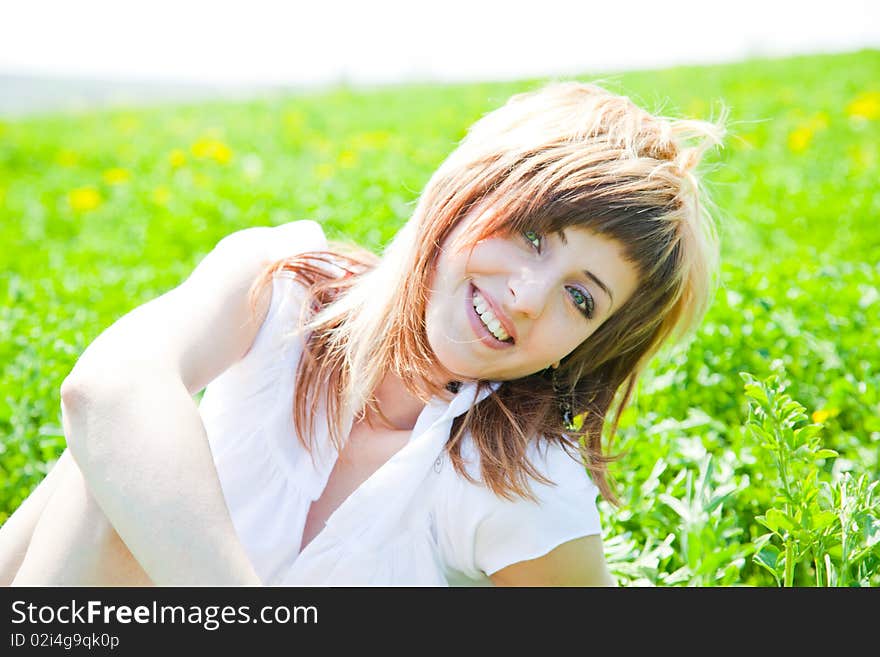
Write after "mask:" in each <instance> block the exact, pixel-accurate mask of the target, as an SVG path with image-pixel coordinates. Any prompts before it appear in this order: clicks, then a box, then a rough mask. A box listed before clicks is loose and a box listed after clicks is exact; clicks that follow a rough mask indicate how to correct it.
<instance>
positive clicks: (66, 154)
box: [55, 148, 79, 167]
mask: <svg viewBox="0 0 880 657" xmlns="http://www.w3.org/2000/svg"><path fill="white" fill-rule="evenodd" d="M78 162H79V155H78V154H77V153H75V152H73V151H71V150H68V149H66V148H64V149H62V150H60V151H58V155H56V156H55V163H56V164H58V165H60V166H62V167H72V166H75V165H76V164H77V163H78Z"/></svg>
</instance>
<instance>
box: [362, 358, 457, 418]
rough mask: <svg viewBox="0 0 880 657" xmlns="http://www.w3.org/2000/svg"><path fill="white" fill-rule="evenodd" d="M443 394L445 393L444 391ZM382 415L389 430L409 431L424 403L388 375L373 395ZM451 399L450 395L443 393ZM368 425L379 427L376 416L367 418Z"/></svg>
mask: <svg viewBox="0 0 880 657" xmlns="http://www.w3.org/2000/svg"><path fill="white" fill-rule="evenodd" d="M444 392H445V391H444ZM373 394H374V396H375V397H376V401H377V402H378V404H379V408H380V409H382V413H383V414H384V415H385V417H387V418H388V420H389V421H390V422H391V428H392V429H394V430H397V431H411V430H412V429H413V428H414V427H415V426H416V422H417V421H418V419H419V415H421V413H422V410H423V409H424V408H425V404H424V402H422V400H420V399H419V398H418V397H416V396H415V395H413V394H411V393H410V392H409V390H407V389H406V386H405V385H404V384H403V381H402V380H401V379H400V377H398V376H396V375H395V374H392V373H390V372H389V373H388V374H386V375H385V377H384V378H383V379H382V381H381V382H380V383H379V386H378V387H377V388H376V390H375V392H374V393H373ZM445 394H447V395H449V398H450V399H451V398H452V394H451V393H448V392H445ZM366 421H367V422H368V423H369V424H371V425H373V424H376V425H379V426H381V419H380V418H379V417H378V416H374V417H368V418H367V420H366Z"/></svg>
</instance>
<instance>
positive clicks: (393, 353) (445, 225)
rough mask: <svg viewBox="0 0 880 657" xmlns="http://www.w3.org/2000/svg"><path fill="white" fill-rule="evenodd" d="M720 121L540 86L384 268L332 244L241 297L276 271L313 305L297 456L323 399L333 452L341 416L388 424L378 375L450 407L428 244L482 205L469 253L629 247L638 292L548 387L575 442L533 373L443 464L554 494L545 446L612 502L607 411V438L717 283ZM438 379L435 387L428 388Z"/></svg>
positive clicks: (467, 237)
mask: <svg viewBox="0 0 880 657" xmlns="http://www.w3.org/2000/svg"><path fill="white" fill-rule="evenodd" d="M723 121H724V119H723V117H722V118H721V119H719V120H718V121H717V122H705V121H696V120H683V119H670V118H664V117H660V116H654V115H651V114H649V113H648V112H646V111H645V110H643V109H641V108H639V107H637V106H636V105H635V104H634V103H633V102H631V101H630V100H629V99H628V98H626V97H624V96H620V95H616V94H613V93H610V92H608V91H606V90H605V89H603V88H601V87H599V86H597V85H594V84H587V83H581V82H573V81H567V82H553V83H549V84H546V85H545V86H543V87H542V88H539V89H537V90H535V91H531V92H527V93H520V94H517V95H514V96H512V97H511V98H510V99H509V100H508V101H507V102H506V103H505V104H504V105H503V106H501V107H500V108H498V109H496V110H494V111H493V112H490V113H488V114H486V115H485V116H483V117H482V118H480V119H479V120H478V121H476V122H475V123H474V124H473V125H472V126H471V127H470V129H469V130H468V132H467V134H466V136H465V137H464V139H463V140H462V141H461V142H460V144H459V145H458V146H457V148H456V149H455V150H454V151H453V152H452V153H451V154H450V155H449V156H448V157H447V158H446V160H445V161H444V162H443V163H442V164H441V165H440V167H439V168H438V169H437V170H436V172H435V173H434V174H433V176H431V178H430V180H429V181H428V183H427V185H426V186H425V188H424V190H423V191H422V194H421V195H420V197H419V201H418V204H417V206H416V208H415V211H414V213H413V215H412V217H411V218H410V219H409V220H408V221H407V222H406V223H405V224H404V225H403V227H402V228H401V229H400V230H399V231H398V233H397V234H396V235H395V237H394V239H393V240H392V241H391V242H390V243H389V244H388V246H387V247H386V248H385V250H384V252H383V254H382V257H381V258H379V257H377V256H376V255H375V254H373V253H371V252H369V251H367V250H365V249H360V248H358V247H357V246H356V245H352V244H348V243H342V242H331V243H329V245H328V251H326V252H311V253H305V254H300V255H297V256H295V257H292V258H288V259H285V260H282V261H280V262H278V263H275V264H274V265H272V266H271V267H269V268H267V270H266V271H265V272H264V274H263V276H262V277H261V278H260V279H258V281H257V282H256V283H255V285H254V288H253V289H252V294H253V297H252V299H255V298H256V296H257V294H258V292H259V289H260V287H262V286H263V285H265V284H267V282H268V281H269V280H271V277H272V276H273V275H275V274H277V273H284V272H286V273H287V274H289V275H292V276H294V277H296V278H297V279H298V280H299V281H301V282H302V283H303V285H304V286H305V287H306V289H307V290H308V296H307V299H308V302H307V303H306V304H305V306H304V308H303V314H302V317H301V318H300V324H299V327H298V328H299V330H300V331H302V333H303V335H304V336H306V337H305V348H304V351H303V358H302V359H301V361H300V364H299V368H298V370H297V372H296V374H295V376H296V377H297V386H296V390H297V394H296V397H295V399H294V401H293V407H294V423H295V426H296V428H297V431H298V433H299V435H300V437H301V440H303V441H304V445H305V446H306V448H309V449H310V444H309V442H310V441H309V440H306V439H303V438H302V437H303V436H311V435H312V434H313V433H314V421H315V413H314V412H313V409H314V408H316V404H317V401H318V395H319V394H321V392H322V390H323V394H324V395H325V401H326V403H327V406H326V409H327V412H328V416H329V421H330V436H331V440H332V441H333V442H334V444H335V445H336V447H337V448H339V449H341V447H342V445H343V444H344V440H345V437H344V436H342V435H341V432H342V427H341V423H342V418H343V413H342V412H341V411H342V410H343V406H347V407H349V408H352V409H356V410H357V413H359V414H360V413H365V412H367V411H369V414H370V415H373V414H375V415H377V416H378V417H380V418H382V419H383V420H386V421H387V418H385V416H384V415H382V413H381V410H380V409H379V408H378V406H377V404H376V400H375V398H374V397H373V392H374V391H375V389H376V388H377V386H378V385H379V383H380V382H381V381H382V379H383V377H384V376H385V375H386V374H388V373H393V374H395V375H396V376H398V377H399V378H400V379H401V380H402V382H403V383H404V384H405V386H406V387H407V389H408V390H409V391H410V392H411V394H413V395H416V396H417V397H419V398H420V399H422V400H423V401H424V402H425V403H427V402H428V401H429V400H430V399H431V397H432V396H435V395H445V394H448V393H447V392H446V385H445V383H444V382H448V381H451V380H453V379H454V378H455V374H454V373H452V372H449V371H448V370H447V369H446V368H445V367H443V366H442V364H441V363H439V362H438V361H437V359H436V357H435V356H434V354H433V352H432V350H431V348H430V346H429V344H428V338H427V334H426V330H425V325H424V318H425V310H426V305H427V300H428V294H429V290H428V282H429V280H430V274H431V271H432V266H433V264H434V260H435V258H436V257H437V255H438V252H439V245H440V244H442V243H443V241H444V239H445V237H446V236H447V235H448V234H449V233H450V232H451V231H452V230H453V228H454V227H455V226H456V225H457V223H458V222H459V221H461V219H462V218H463V217H464V216H465V215H467V213H468V212H469V211H471V210H473V209H474V208H476V207H477V206H479V205H482V204H484V203H486V204H490V205H491V206H492V207H493V210H494V212H493V213H492V215H491V218H489V219H487V220H486V221H484V222H482V223H480V224H474V225H472V226H471V227H470V228H471V230H470V231H468V233H466V234H464V235H462V239H463V240H464V242H465V244H467V245H472V244H475V243H476V241H478V240H480V239H484V238H486V237H489V236H491V235H496V234H515V233H517V232H521V231H524V230H530V229H531V230H536V231H539V232H540V233H544V234H548V233H552V232H556V231H560V230H562V229H565V228H567V227H569V226H573V227H583V228H587V229H590V230H592V231H595V232H597V233H599V234H600V235H603V236H606V237H609V238H613V239H615V240H617V241H618V242H619V243H620V244H621V245H622V246H623V251H624V255H625V257H626V258H627V260H629V261H630V262H631V263H633V264H634V265H635V266H636V269H637V271H638V273H639V285H638V288H637V290H636V292H635V293H634V294H633V295H632V297H631V298H630V299H629V300H628V301H627V302H626V303H625V304H623V305H622V306H621V307H620V308H619V309H618V310H617V311H616V312H614V313H613V315H612V316H611V317H609V318H608V319H607V320H606V321H605V322H604V323H603V324H602V325H601V326H600V327H599V328H598V329H597V330H596V331H595V332H594V333H593V334H592V335H591V336H590V337H589V338H588V339H587V340H585V341H584V342H583V343H582V344H580V345H579V346H578V347H577V348H575V349H574V350H573V351H572V352H571V353H570V354H568V355H567V356H566V357H565V358H563V359H562V360H561V362H560V365H559V368H558V369H557V370H556V383H557V387H558V386H559V383H560V382H561V383H562V390H563V392H562V394H564V395H566V397H567V398H568V399H569V400H570V402H571V406H572V409H573V412H574V414H576V415H580V417H581V418H582V419H583V423H582V425H581V426H580V427H579V428H577V427H576V426H573V425H570V424H566V423H565V422H564V421H563V419H562V416H561V413H560V411H559V393H558V392H557V391H556V390H554V385H553V380H552V379H551V377H550V372H548V371H546V370H544V371H540V372H536V373H534V374H531V375H529V376H526V377H523V378H520V379H516V380H511V381H504V382H503V383H502V384H501V385H500V386H499V387H498V389H497V390H496V391H495V392H493V393H491V394H490V395H488V396H487V397H486V398H485V399H484V400H482V401H481V402H480V403H479V404H475V405H473V407H472V408H471V409H470V410H469V411H468V412H467V413H466V414H465V415H463V416H461V417H459V418H457V419H456V422H455V424H454V425H453V429H452V432H451V435H450V438H449V441H448V443H447V446H446V450H447V452H448V454H449V456H450V459H451V462H452V463H453V465H454V467H455V468H456V470H457V471H458V472H459V473H460V474H461V475H463V476H465V477H466V478H468V479H470V480H471V481H474V480H473V478H472V477H471V476H470V475H469V474H468V472H467V471H466V464H465V462H464V459H463V457H462V455H461V449H460V448H461V441H462V439H463V437H464V436H465V435H466V434H467V433H470V434H471V436H472V439H473V442H474V446H475V447H476V449H477V450H478V452H479V455H480V476H481V479H482V480H483V482H485V484H486V485H487V486H488V487H489V488H490V489H491V490H493V492H495V493H496V494H497V495H500V496H503V497H506V498H508V499H510V498H512V497H513V496H515V495H518V496H523V497H529V498H533V496H532V495H531V492H530V491H529V486H528V479H529V478H533V479H536V480H538V481H542V482H544V483H548V480H547V479H546V478H544V477H542V476H541V474H540V473H539V472H538V471H537V470H536V469H535V468H534V466H533V465H532V464H531V463H530V462H529V460H528V458H527V457H526V449H527V447H528V446H529V444H530V443H531V442H532V441H536V440H537V441H549V442H557V443H559V444H561V445H562V446H563V447H564V448H565V449H566V450H567V451H569V453H570V455H572V457H575V458H577V457H579V458H580V459H581V460H582V462H583V463H584V465H585V467H586V468H587V469H588V470H589V472H590V474H591V476H592V478H593V481H594V482H595V483H596V485H597V486H598V488H599V490H600V493H601V494H602V496H603V497H604V498H605V499H607V500H609V501H610V502H611V503H612V504H615V505H616V504H618V500H617V497H616V495H615V494H614V492H613V490H612V486H611V484H610V483H609V481H608V479H609V477H608V473H607V464H608V463H609V462H610V461H613V460H614V459H615V458H619V457H615V456H608V455H605V454H603V452H602V431H603V427H604V426H605V424H606V418H607V416H608V415H609V414H610V413H609V411H610V409H611V408H612V407H614V409H615V413H614V417H613V420H612V421H611V423H610V430H609V432H608V433H609V439H610V437H612V436H613V435H614V433H615V431H616V430H617V425H618V422H619V419H620V414H621V412H622V411H623V409H624V408H625V407H626V405H627V403H628V402H629V400H630V398H631V395H632V393H633V389H634V387H635V384H636V382H637V380H638V377H639V376H640V374H641V373H642V371H643V370H644V368H645V366H646V364H647V363H648V361H649V360H650V359H651V358H652V357H653V356H654V355H655V354H656V352H657V350H658V349H659V348H660V347H661V346H662V345H663V344H664V343H666V342H667V341H669V340H670V339H671V338H672V339H674V338H679V337H681V336H683V335H685V334H686V333H687V332H688V331H689V330H691V329H693V328H694V327H695V326H696V325H697V324H698V323H699V321H700V320H701V318H702V316H703V314H704V313H705V311H706V309H707V307H708V304H709V301H710V299H711V296H712V293H713V288H714V286H715V284H716V282H717V262H718V240H717V234H716V231H715V228H714V224H713V221H712V218H711V216H710V213H709V212H708V211H707V209H706V203H705V190H704V189H703V188H702V185H701V182H700V179H699V177H698V176H697V174H696V171H695V167H696V165H697V163H698V162H699V161H700V159H701V157H702V155H703V153H704V151H705V150H706V149H707V148H708V147H710V146H712V145H718V144H720V143H721V137H722V135H723V130H724V129H723ZM340 272H344V275H342V276H340ZM438 371H439V372H440V373H441V374H444V375H446V378H445V379H443V381H444V382H441V381H438V380H436V379H433V380H432V379H431V378H430V376H429V372H430V373H436V372H438ZM477 383H478V384H479V385H480V386H483V385H488V384H489V382H488V381H478V382H477ZM615 399H616V400H617V402H616V403H615ZM310 409H311V410H312V412H310Z"/></svg>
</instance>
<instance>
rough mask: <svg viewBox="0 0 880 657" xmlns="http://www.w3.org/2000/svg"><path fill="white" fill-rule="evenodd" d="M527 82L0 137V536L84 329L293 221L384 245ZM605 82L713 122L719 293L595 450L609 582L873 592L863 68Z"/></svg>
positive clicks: (40, 454)
mask: <svg viewBox="0 0 880 657" xmlns="http://www.w3.org/2000/svg"><path fill="white" fill-rule="evenodd" d="M579 79H582V80H585V81H591V80H594V79H596V78H593V77H590V76H588V75H584V76H582V77H580V78H579ZM542 82H543V81H542V80H527V81H522V82H518V83H504V84H469V85H456V86H401V87H396V88H386V89H381V90H372V91H352V90H346V89H338V90H334V91H331V92H322V93H320V94H312V95H303V96H301V97H287V98H283V99H272V100H255V101H252V102H235V103H230V102H223V103H200V104H193V105H182V106H174V107H161V108H149V109H142V110H138V109H126V110H110V111H102V112H94V113H88V114H82V115H69V116H68V115H65V116H39V117H32V118H23V119H16V120H8V121H6V122H0V240H2V244H3V248H2V249H0V269H2V271H3V276H2V278H0V297H2V300H3V301H2V306H0V335H2V340H0V367H2V375H0V438H2V443H0V522H2V521H4V520H5V519H6V518H7V517H8V515H9V514H10V513H12V511H13V510H14V509H15V508H16V507H17V505H18V504H20V502H21V501H22V500H23V499H24V498H25V497H26V495H27V494H28V493H29V491H30V490H31V489H32V488H33V487H34V486H36V484H37V483H38V482H39V481H40V479H41V478H42V476H43V475H44V474H45V472H46V470H47V468H48V467H50V466H51V464H52V462H53V460H54V459H55V458H57V456H58V455H59V454H60V452H61V451H62V450H63V448H64V437H63V434H62V430H61V416H60V406H59V393H58V390H59V387H60V385H61V382H62V380H63V378H64V377H65V375H66V374H67V373H68V372H69V371H70V370H71V368H72V367H73V364H74V362H75V361H76V358H77V357H78V356H79V354H81V353H82V352H83V350H84V349H85V348H86V346H87V345H88V344H89V343H90V342H91V341H92V340H93V339H94V338H95V337H96V336H97V335H98V334H99V333H100V332H101V331H102V330H103V329H105V328H106V327H107V326H109V325H110V324H111V323H112V322H113V321H115V320H116V319H117V318H118V317H120V316H121V315H123V314H124V313H126V312H128V311H129V310H131V309H132V308H134V307H135V306H138V305H140V304H142V303H144V302H146V301H147V300H149V299H151V298H154V297H156V296H158V295H159V294H161V293H163V292H165V291H167V290H168V289H170V288H171V287H173V286H175V285H177V284H178V283H180V282H181V281H182V280H183V279H184V278H185V277H186V275H187V274H188V273H189V272H190V271H191V270H192V269H193V267H194V266H195V265H196V263H197V262H198V261H199V260H200V259H201V258H202V257H203V256H204V255H205V254H206V253H207V252H208V251H209V250H210V249H211V248H212V247H213V245H214V244H215V243H216V242H217V241H218V240H219V239H220V238H222V237H223V236H225V235H227V234H228V233H230V232H232V231H234V230H237V229H240V228H244V227H247V226H253V225H270V224H271V225H275V224H280V223H284V222H288V221H292V220H294V219H301V218H311V219H315V220H318V221H320V222H321V223H322V224H323V226H324V228H325V232H326V233H327V234H328V235H329V236H330V237H331V238H336V237H342V236H345V237H350V238H352V239H354V240H355V241H358V242H360V243H362V244H364V245H365V246H368V247H370V248H373V249H379V248H380V247H381V246H382V245H383V244H384V243H385V242H386V241H387V240H388V239H389V238H390V237H391V236H392V235H393V234H394V233H395V231H396V230H397V228H398V227H399V226H400V225H401V224H402V223H403V222H404V221H405V220H406V219H407V218H408V216H409V214H410V213H411V211H412V210H413V208H414V205H415V200H416V199H417V196H418V193H419V191H420V190H421V188H422V186H423V185H424V184H425V183H426V182H427V180H428V178H429V176H430V174H431V173H432V172H433V170H434V169H435V168H436V167H437V165H438V164H439V163H440V162H441V161H442V159H443V158H444V157H445V156H446V155H447V154H448V153H449V152H450V151H451V150H452V149H453V148H454V147H455V145H456V143H457V141H458V140H459V139H460V138H461V137H462V136H463V135H464V132H465V130H466V128H467V127H468V126H469V125H470V124H471V123H472V122H473V121H474V120H475V119H477V118H478V117H480V116H481V115H482V114H484V113H485V112H487V111H490V110H492V109H494V108H495V107H497V106H499V105H500V104H502V103H503V102H504V100H506V98H507V97H508V96H509V95H510V94H512V93H514V92H517V91H523V90H527V89H532V88H534V87H536V86H538V85H540V84H541V83H542ZM600 82H601V83H602V84H604V85H605V86H607V87H609V88H610V89H612V90H614V91H617V92H620V93H625V94H626V95H629V96H630V97H632V98H633V99H634V100H635V101H636V102H638V103H640V104H642V105H644V106H646V107H647V108H648V109H651V110H655V111H656V110H660V111H662V113H664V114H669V115H675V116H688V117H694V118H713V117H716V116H717V115H718V110H719V106H720V103H723V104H725V105H726V106H728V107H729V108H730V134H729V136H728V138H727V140H726V148H725V149H724V150H723V151H720V152H718V153H717V154H716V155H713V156H712V157H710V158H709V159H708V161H707V165H708V171H707V181H708V183H709V188H710V190H711V191H712V193H713V196H714V199H715V202H716V204H717V206H718V209H717V212H716V214H717V216H718V220H719V223H720V229H721V237H722V241H723V287H722V289H721V290H720V291H719V293H718V295H717V296H716V298H715V299H714V302H713V305H712V308H711V310H710V312H709V315H708V316H707V318H706V321H705V322H704V324H703V326H702V328H701V330H700V331H699V332H698V334H697V335H696V336H695V338H694V339H692V340H691V341H689V342H688V343H687V344H684V345H680V346H679V347H677V348H675V349H673V350H670V351H669V352H668V353H666V354H664V355H662V357H660V358H658V359H657V361H656V362H655V363H654V366H653V368H652V369H651V371H650V372H649V374H648V375H647V376H646V377H645V378H644V379H643V381H642V384H641V386H640V388H639V390H638V394H637V396H636V399H635V402H634V403H633V405H632V406H631V407H630V409H629V410H628V411H627V412H626V413H625V416H624V421H623V423H622V428H621V431H620V434H619V436H618V439H617V441H616V442H615V443H614V444H613V445H612V447H613V449H614V450H615V451H621V450H622V451H625V456H624V457H623V458H622V459H621V460H620V461H619V462H618V463H616V464H615V465H614V466H613V468H612V474H613V475H614V477H615V478H616V480H617V481H618V484H619V491H620V494H621V498H622V500H623V502H624V507H623V509H622V510H619V511H614V510H612V509H611V508H610V507H609V506H607V505H606V504H605V503H604V502H602V503H601V504H600V509H601V511H602V514H603V521H604V526H605V529H606V533H605V541H606V551H607V556H608V559H609V561H610V563H611V566H612V569H613V571H614V573H615V574H616V576H617V577H618V580H619V581H620V583H621V584H625V585H626V584H630V585H662V586H667V585H697V586H718V585H774V586H775V585H777V584H783V585H797V586H815V585H823V586H824V585H834V586H847V585H849V586H877V585H880V494H878V493H877V491H876V489H875V488H874V485H875V484H876V482H877V480H878V470H880V464H878V454H880V397H878V395H880V385H878V384H880V264H878V263H880V257H878V256H880V227H878V221H880V184H878V179H880V51H861V52H858V53H852V54H845V55H833V56H811V57H796V58H789V59H783V60H755V61H749V62H745V63H741V64H735V65H724V66H710V67H688V68H675V69H668V70H663V71H650V72H632V73H625V74H621V75H614V76H604V77H602V78H601V80H600ZM741 372H749V373H751V374H752V375H753V376H754V377H755V379H754V381H752V382H751V383H750V384H749V387H748V388H747V387H746V382H745V381H744V377H743V376H741V375H740V373H741ZM770 377H775V378H770ZM785 395H788V396H790V397H791V399H786V398H785ZM792 400H796V402H797V403H796V402H795V401H792ZM798 403H799V404H798Z"/></svg>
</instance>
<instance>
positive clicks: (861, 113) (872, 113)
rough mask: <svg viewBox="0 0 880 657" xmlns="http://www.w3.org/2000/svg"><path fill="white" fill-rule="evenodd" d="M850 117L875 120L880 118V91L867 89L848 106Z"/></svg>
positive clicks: (847, 110)
mask: <svg viewBox="0 0 880 657" xmlns="http://www.w3.org/2000/svg"><path fill="white" fill-rule="evenodd" d="M846 113H847V115H848V116H849V117H850V118H854V119H865V120H868V121H875V120H877V119H880V91H866V92H864V93H862V94H859V95H858V96H856V97H855V98H854V99H853V100H852V102H851V103H850V104H849V105H847V106H846Z"/></svg>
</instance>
